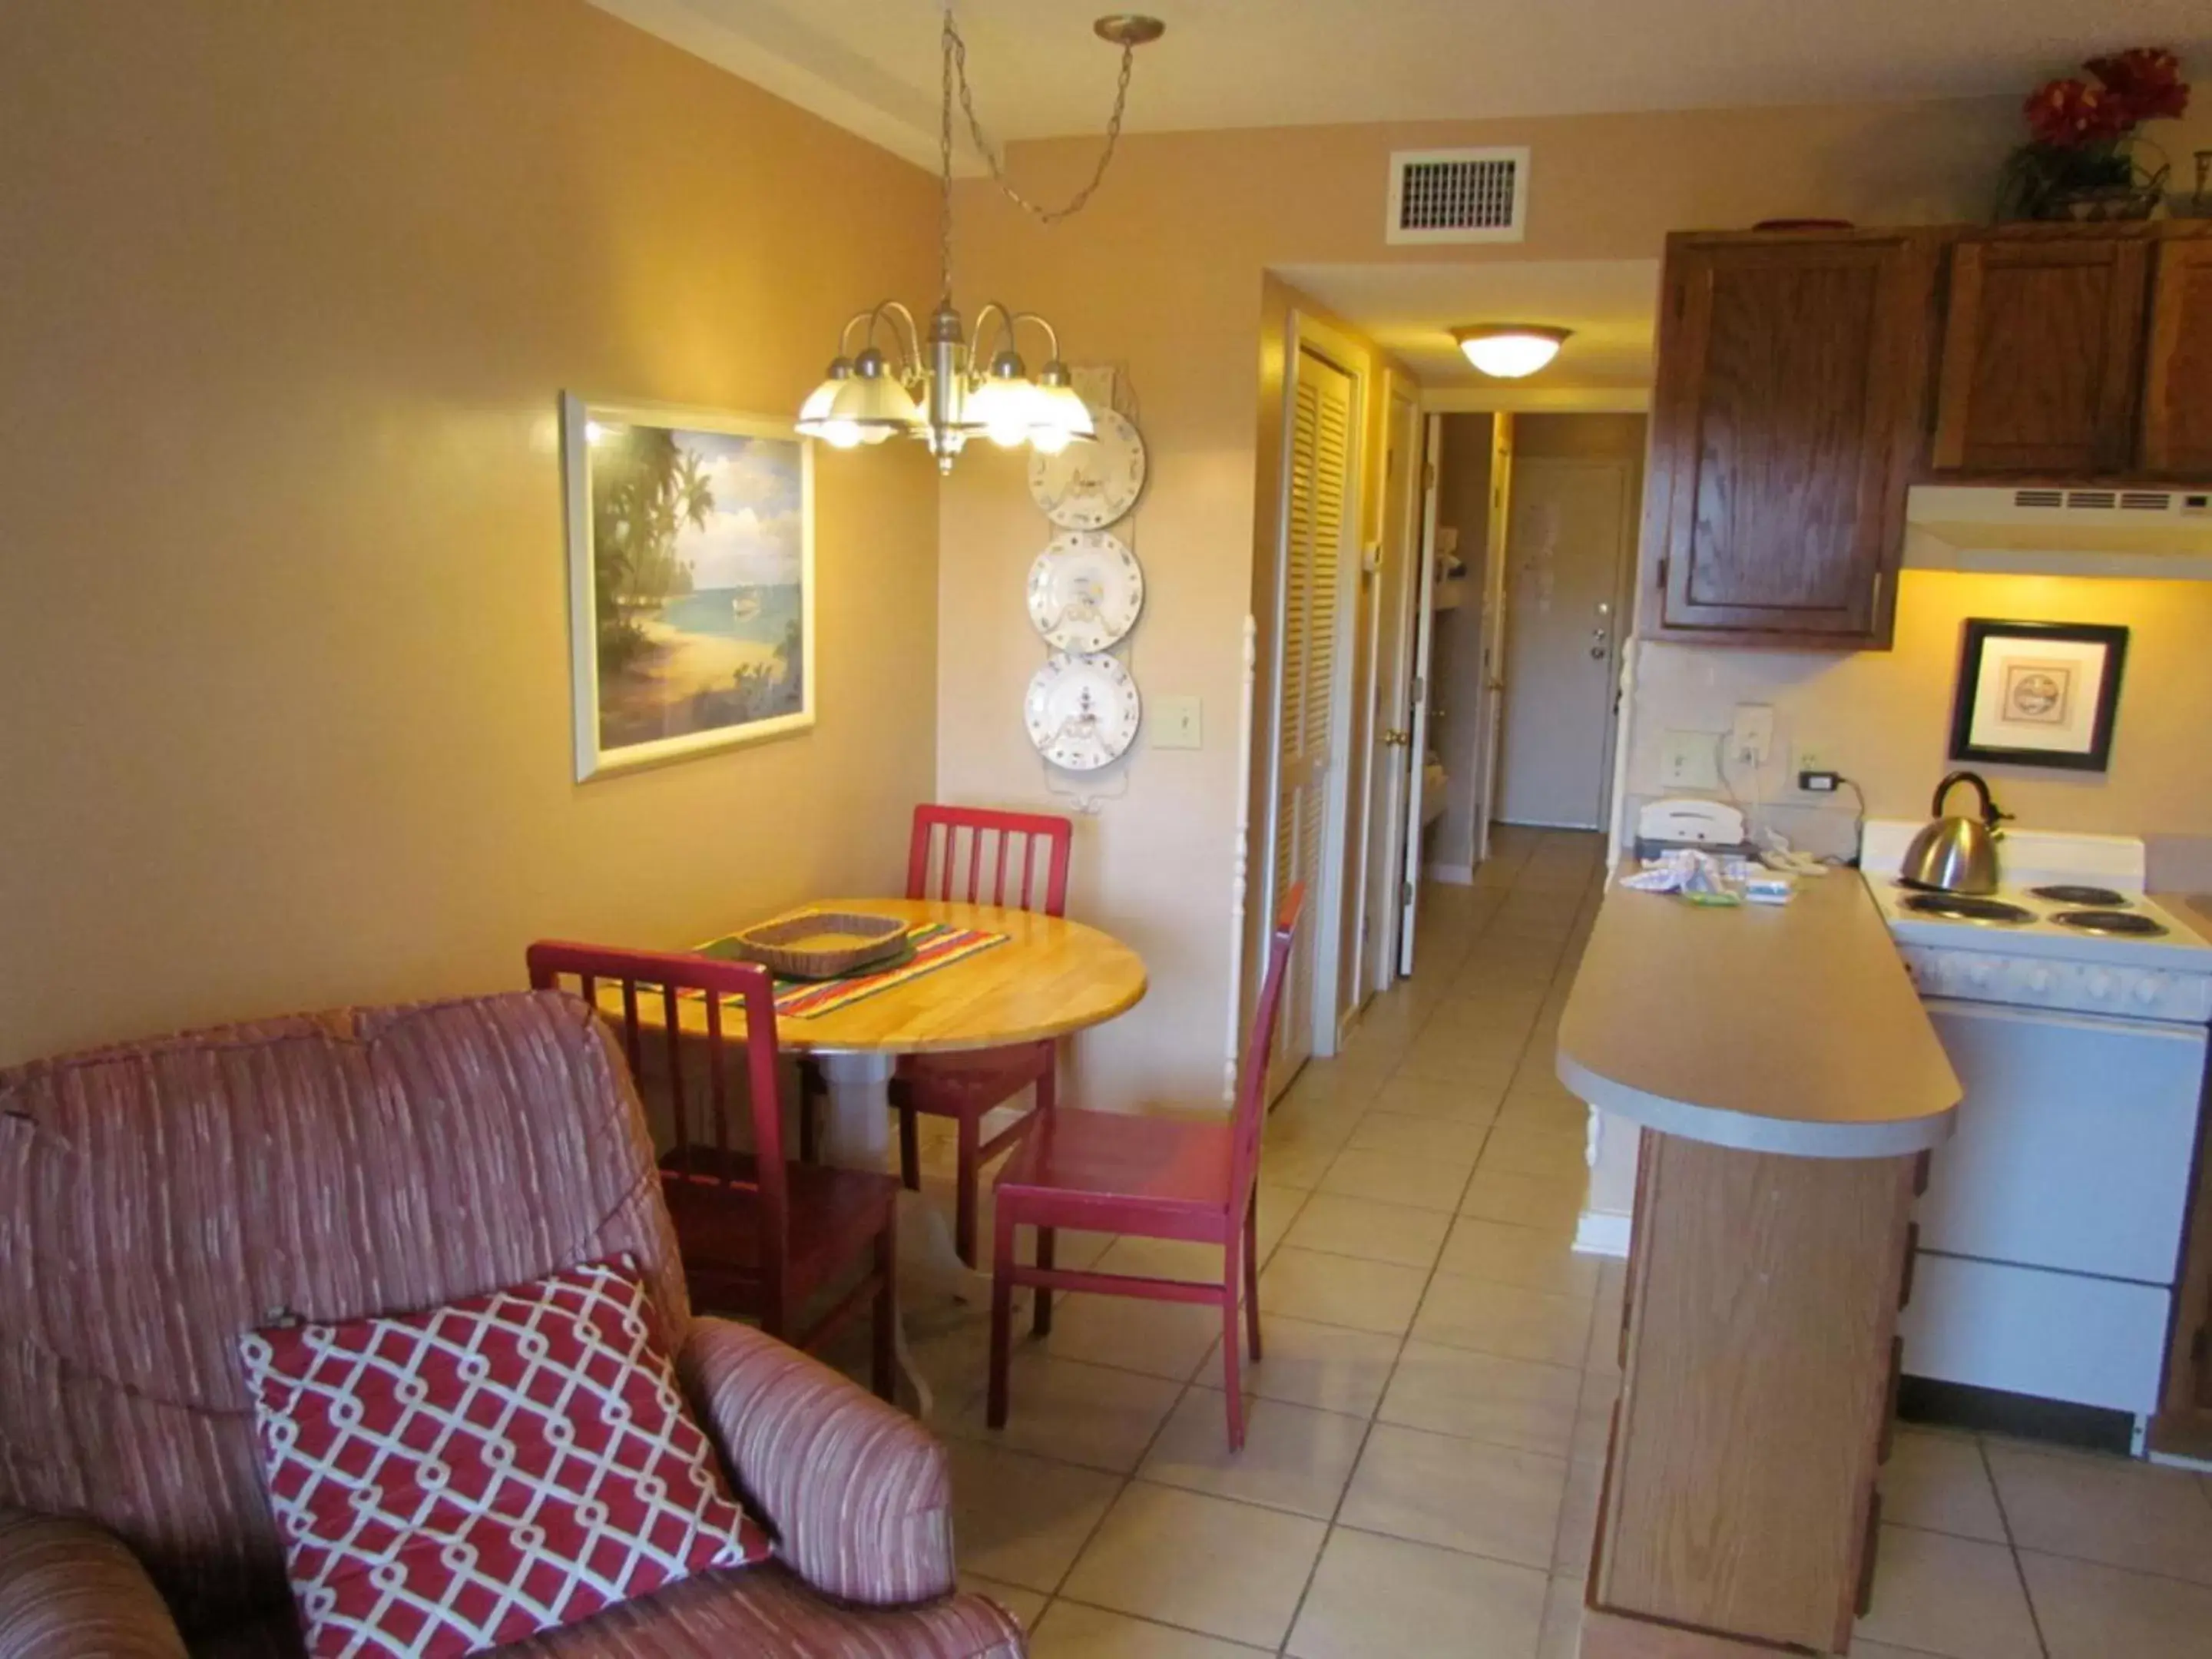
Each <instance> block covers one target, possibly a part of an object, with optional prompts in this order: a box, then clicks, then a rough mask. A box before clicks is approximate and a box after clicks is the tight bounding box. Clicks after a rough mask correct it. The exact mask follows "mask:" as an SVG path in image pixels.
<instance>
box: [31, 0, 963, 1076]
mask: <svg viewBox="0 0 2212 1659" xmlns="http://www.w3.org/2000/svg"><path fill="white" fill-rule="evenodd" d="M0 155H4V156H5V157H6V161H5V174H6V177H5V181H4V183H0V365H4V368H0V558H4V560H5V570H6V580H5V583H4V586H0V708H4V709H5V713H6V718H5V720H0V781H4V782H0V1060H16V1059H21V1058H22V1057H24V1056H27V1055H30V1054H38V1053H42V1052H47V1051H51V1050H53V1049H56V1048H61V1047H63V1046H65V1045H72V1044H77V1043H83V1042H93V1041H98V1040H103V1039H107V1038H114V1037H125V1036H133V1035H137V1034H139V1033H143V1032H146V1031H149V1030H156V1029H160V1028H163V1027H167V1026H174V1025H178V1024H185V1023H191V1022H199V1021H206V1020H215V1019H220V1018H233V1017H239V1016H248V1015H255V1014H262V1013H267V1012H275V1011H278V1010H283V1009H291V1008H298V1007H307V1006H319V1005H324V1004H331V1003H336V1002H340V1001H345V1000H377V999H384V998H398V997H407V996H417V995H428V994H438V993H444V992H452V991H459V990H465V989H471V988H476V987H498V986H507V985H513V984H516V983H518V982H519V981H520V975H521V953H522V949H523V946H524V945H525V944H526V942H527V941H528V940H529V939H532V937H535V936H538V935H540V934H568V935H573V936H581V937H585V938H599V939H617V940H622V941H626V942H631V943H636V944H642V945H676V944H681V943H684V942H688V941H690V940H692V939H696V938H698V937H700V936H701V935H702V934H705V933H711V932H714V931H716V930H719V929H720V928H722V927H726V926H727V925H729V924H731V923H733V922H737V921H744V920H748V919H750V918H751V917H754V916H756V915H759V914H761V913H763V912H764V911H767V910H769V908H772V907H775V906H778V905H781V904H783V903H785V902H789V901H792V900H795V899H797V898H799V897H801V896H805V895H806V894H809V893H813V892H819V891H820V890H823V889H825V888H826V889H835V890H858V891H866V890H884V889H885V888H890V887H894V886H896V884H897V882H898V880H899V875H900V871H901V869H902V858H901V851H902V846H903V842H904V815H905V812H906V810H907V807H908V803H910V802H911V801H913V800H914V799H916V798H918V797H921V796H924V795H927V793H929V790H930V788H931V785H932V779H933V742H934V737H935V726H934V711H933V686H934V681H935V673H936V667H935V664H936V647H935V632H934V629H933V623H932V617H933V609H934V604H935V583H936V562H935V555H936V531H937V523H936V502H935V489H934V483H933V479H934V474H933V471H931V469H930V468H929V466H928V465H927V460H926V458H925V457H923V456H922V455H921V453H919V451H918V449H916V448H913V447H907V448H904V449H902V450H900V451H896V452H894V451H876V452H872V453H867V454H865V455H860V456H837V455H830V454H825V455H824V456H823V458H822V465H821V468H820V471H819V475H818V486H819V488H818V496H819V502H820V511H819V519H818V525H819V537H818V577H819V585H820V601H819V604H820V610H819V617H818V623H819V634H818V642H817V659H818V664H819V677H820V678H819V687H818V702H819V710H820V723H819V726H818V727H817V729H816V730H815V731H814V732H813V733H812V734H811V735H810V736H805V737H800V738H793V739H789V740H787V741H783V742H780V743H775V744H768V745H765V746H759V747H755V748H751V749H747V750H738V751H735V752H730V753H724V754H721V755H719V756H716V757H711V758H707V759H702V760H697V761H693V762H689V763H683V764H680V765H675V766H671V767H668V768H665V769H660V770H657V771H653V772H650V773H646V774H642V775H634V776H630V777H626V778H620V779H615V780H611V781H600V782H595V783H592V784H588V785H582V786H579V785H577V784H574V783H573V782H572V781H570V753H569V714H568V706H569V705H568V643H567V641H568V635H567V626H568V624H567V616H566V598H565V587H564V581H565V576H564V570H565V565H564V552H563V546H562V517H561V503H560V480H559V464H558V455H557V453H556V442H555V421H554V412H555V400H556V395H557V394H558V392H560V391H561V390H562V388H564V387H572V388H576V389H580V390H582V391H585V392H589V393H593V394H597V395H599V396H602V397H610V398H613V397H622V398H646V399H656V400H663V401H670V402H679V403H686V404H703V405H709V406H715V407H721V408H729V409H736V410H754V411H766V412H770V413H775V412H779V411H787V410H790V409H792V408H793V407H794V406H795V404H796V403H797V401H798V399H799V398H800V397H801V396H802V395H803V394H804V393H805V391H806V389H807V388H808V386H810V385H811V383H812V381H813V380H814V379H815V378H816V377H817V376H818V375H819V374H820V373H821V368H822V364H823V362H825V361H826V360H827V358H828V356H829V352H830V349H831V343H832V340H833V338H834V336H835V333H836V329H837V327H838V325H840V324H841V323H842V320H843V319H844V317H845V316H846V315H847V313H848V312H849V311H850V310H851V309H852V308H853V307H854V306H856V305H858V304H862V303H865V302H866V301H867V300H869V299H872V298H873V297H874V296H875V295H878V293H880V292H883V291H887V290H890V291H896V292H899V293H902V294H905V295H916V294H922V293H927V291H928V288H929V284H930V282H931V275H930V273H931V270H932V268H933V247H934V240H933V214H934V200H933V186H932V185H931V182H930V181H929V179H927V176H926V175H925V174H923V173H921V172H919V171H918V170H916V169H915V168H913V167H908V166H907V165H906V164H904V163H902V162H900V161H896V160H894V159H892V158H891V157H890V156H889V155H885V154H884V152H882V151H880V150H878V149H873V148H872V147H870V146H868V145H866V144H865V143H861V142H860V141H859V140H857V139H854V138H852V137H848V136H847V135H845V134H843V133H842V132H840V131H836V130H835V129H833V128H831V127H829V126H828V125H825V124H824V123H823V122H821V121H819V120H817V119H815V118H812V117H810V116H807V115H805V114H802V113H800V112H798V111H796V110H794V109H793V108H791V107H790V106H787V105H784V104H782V103H780V102H778V101H777V100H774V99H772V98H770V97H769V96H768V95H767V94H763V93H761V92H758V91H757V90H755V89H754V88H750V87H748V86H746V85H745V84H744V83H743V82H738V81H737V80H735V79H733V78H732V77H731V76H727V75H725V74H723V73H721V72H720V71H719V70H714V69H713V68H711V67H709V66H708V65H707V64H703V63H701V62H699V61H697V60H696V59H694V58H690V57H688V56H686V55H685V54H684V53H683V52H678V51H677V50H676V49H675V48H673V47H671V46H665V45H664V44H662V43H660V42H659V41H657V40H652V39H651V38H649V37H647V36H646V35H644V34H642V33H638V32H637V31H635V30H634V29H632V28H630V27H628V26H626V25H624V24H622V23H620V22H617V21H614V20H613V19H611V18H610V17H608V16H606V15H604V14H602V13H600V12H598V11H595V10H592V9H590V8H588V7H586V5H584V4H583V3H581V0H317V3H313V4H303V3H299V0H100V3H98V4H87V3H84V0H10V3H9V5H8V6H7V7H6V9H5V12H4V15H0Z"/></svg>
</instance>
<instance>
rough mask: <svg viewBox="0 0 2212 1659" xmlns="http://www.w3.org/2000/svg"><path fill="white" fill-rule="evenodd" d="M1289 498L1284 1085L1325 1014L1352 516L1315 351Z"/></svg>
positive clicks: (1282, 707)
mask: <svg viewBox="0 0 2212 1659" xmlns="http://www.w3.org/2000/svg"><path fill="white" fill-rule="evenodd" d="M1293 362H1294V365H1295V367H1294V369H1293V373H1292V379H1291V391H1290V405H1291V406H1290V410H1289V428H1290V429H1289V432H1288V434H1287V439H1288V441H1287V442H1286V443H1285V462H1286V465H1285V472H1286V474H1287V477H1286V479H1285V484H1286V489H1285V495H1286V500H1285V502H1284V513H1283V546H1282V553H1281V560H1282V562H1281V568H1280V570H1279V581H1278V583H1277V594H1278V610H1277V613H1276V622H1277V626H1276V630H1275V637H1276V640H1277V641H1278V649H1277V651H1276V653H1275V688H1274V689H1275V699H1274V701H1275V753H1274V764H1273V780H1274V790H1273V797H1274V799H1273V817H1274V824H1273V831H1274V833H1273V844H1272V846H1271V847H1270V848H1269V856H1268V880H1267V894H1268V899H1267V914H1268V915H1273V912H1274V908H1275V907H1276V905H1277V904H1278V903H1279V902H1280V901H1281V897H1282V895H1283V894H1285V892H1287V891H1288V890H1290V887H1291V884H1292V883H1293V882H1300V881H1302V882H1304V883H1305V884H1306V889H1307V893H1308V899H1307V915H1309V916H1310V917H1311V918H1312V919H1313V925H1311V926H1310V927H1305V928H1304V929H1302V930H1301V931H1300V933H1299V935H1298V941H1297V948H1296V950H1295V951H1294V953H1293V955H1292V957H1291V967H1290V970H1289V976H1288V979H1287V981H1286V982H1285V986H1284V991H1283V1011H1282V1014H1281V1017H1280V1018H1279V1022H1278V1024H1277V1025H1276V1027H1275V1053H1274V1055H1273V1066H1271V1068H1270V1070H1271V1073H1272V1074H1273V1079H1275V1086H1278V1087H1279V1086H1282V1085H1287V1084H1288V1082H1289V1080H1290V1079H1291V1076H1292V1075H1294V1074H1295V1073H1296V1072H1297V1068H1298V1067H1299V1066H1302V1065H1304V1063H1305V1060H1307V1058H1308V1057H1309V1056H1310V1054H1313V1052H1314V1049H1315V1047H1316V1042H1315V1027H1316V1012H1317V1011H1318V1013H1319V1015H1320V1017H1321V1018H1331V1010H1330V1007H1329V1000H1328V997H1327V996H1325V995H1324V994H1322V987H1323V983H1324V980H1323V975H1322V968H1323V966H1324V964H1326V965H1327V966H1328V968H1329V969H1330V970H1331V971H1330V973H1329V975H1328V982H1333V981H1334V971H1333V970H1334V962H1335V956H1334V951H1324V950H1323V948H1322V944H1323V938H1324V934H1325V933H1327V934H1334V932H1335V931H1336V930H1335V929H1334V928H1332V927H1329V925H1328V924H1329V922H1330V921H1331V919H1332V911H1333V909H1334V905H1333V904H1332V902H1331V901H1332V899H1333V898H1334V896H1335V893H1334V884H1333V883H1328V882H1325V881H1324V879H1323V877H1324V874H1325V872H1327V871H1328V868H1329V865H1330V860H1328V857H1327V853H1328V840H1329V830H1330V817H1331V811H1330V800H1329V797H1330V793H1331V792H1330V781H1331V780H1330V776H1329V774H1330V770H1331V746H1332V744H1333V742H1334V739H1335V737H1336V723H1337V722H1336V716H1337V713H1338V704H1339V702H1340V698H1339V696H1338V695H1337V680H1338V669H1339V661H1340V656H1341V654H1342V653H1341V652H1340V634H1341V632H1342V621H1343V609H1344V607H1343V604H1342V592H1343V582H1344V574H1345V564H1346V560H1345V543H1346V532H1347V529H1348V526H1349V524H1350V520H1351V510H1350V509H1351V502H1350V495H1351V488H1350V486H1351V470H1352V463H1353V409H1354V406H1355V403H1356V398H1355V395H1354V394H1355V392H1356V391H1357V386H1358V383H1357V382H1356V381H1355V380H1353V379H1352V376H1351V375H1349V374H1346V373H1345V372H1344V371H1343V370H1342V369H1340V368H1337V367H1336V366H1335V365H1334V363H1331V362H1328V360H1327V359H1326V358H1323V357H1322V356H1320V355H1319V354H1317V353H1316V352H1314V351H1312V350H1310V349H1307V348H1305V347H1303V346H1302V347H1300V348H1299V349H1298V352H1297V356H1296V357H1295V358H1294V359H1293Z"/></svg>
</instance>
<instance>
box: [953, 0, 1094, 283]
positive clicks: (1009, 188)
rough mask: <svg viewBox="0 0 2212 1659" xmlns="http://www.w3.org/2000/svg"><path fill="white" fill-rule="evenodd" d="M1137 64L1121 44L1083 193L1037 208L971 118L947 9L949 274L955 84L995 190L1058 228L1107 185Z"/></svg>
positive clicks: (962, 52) (962, 62)
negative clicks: (1102, 131)
mask: <svg viewBox="0 0 2212 1659" xmlns="http://www.w3.org/2000/svg"><path fill="white" fill-rule="evenodd" d="M1136 59H1137V49H1136V46H1135V45H1133V44H1131V43H1127V42H1125V43H1124V44H1123V46H1122V47H1121V75H1120V76H1119V77H1118V78H1117V79H1116V80H1115V84H1114V112H1113V113H1112V114H1111V115H1110V116H1109V117H1108V118H1107V120H1106V143H1105V145H1104V147H1103V149H1100V151H1099V152H1098V165H1097V167H1094V168H1093V169H1092V170H1091V181H1090V183H1088V184H1086V185H1084V186H1083V188H1082V189H1081V190H1079V191H1076V192H1075V194H1074V195H1073V196H1071V197H1068V198H1067V200H1066V202H1065V203H1063V204H1060V206H1059V207H1047V206H1045V205H1044V204H1042V203H1041V202H1033V201H1031V200H1030V198H1029V197H1026V196H1024V195H1023V194H1022V193H1021V191H1018V190H1016V189H1015V188H1014V185H1013V180H1012V179H1009V178H1007V177H1006V161H1005V159H1004V158H1003V157H1002V156H1001V155H1000V153H999V149H998V147H997V146H996V145H995V144H994V143H992V142H991V137H990V135H989V134H988V133H987V132H985V131H983V123H982V120H981V118H980V117H978V116H977V115H976V113H975V88H973V87H971V86H969V84H968V43H967V41H966V40H963V39H962V38H961V35H960V30H959V28H958V27H957V25H955V24H954V22H953V21H952V8H951V5H950V4H947V5H946V7H945V100H944V101H945V125H944V132H943V134H942V144H943V161H944V167H945V239H946V258H947V260H948V265H947V269H948V270H949V269H950V264H949V261H950V258H951V252H950V249H951V191H952V86H953V83H954V82H956V81H957V82H958V84H959V88H960V108H961V110H962V112H963V113H964V114H965V115H966V116H967V118H968V131H969V136H970V137H972V138H974V140H975V148H976V149H977V150H978V151H979V152H980V153H981V155H982V157H983V161H984V163H985V165H986V166H987V167H989V168H990V169H991V178H992V179H993V181H994V183H996V184H997V185H998V186H999V189H1000V191H1002V192H1003V193H1004V194H1005V196H1006V199H1007V200H1008V201H1010V202H1012V204H1014V205H1015V206H1016V207H1018V208H1019V209H1021V210H1022V211H1023V212H1024V213H1026V214H1028V215H1029V216H1030V217H1031V218H1032V219H1034V220H1036V222H1038V223H1039V224H1041V225H1050V224H1057V223H1058V222H1060V220H1062V219H1067V218H1072V217H1073V216H1075V215H1076V214H1079V213H1080V212H1082V211H1083V210H1084V208H1085V206H1087V205H1088V204H1089V203H1090V201H1091V197H1092V196H1093V195H1094V194H1095V193H1096V192H1097V189H1098V186H1099V185H1103V184H1104V183H1105V182H1106V169H1107V168H1108V167H1111V166H1112V165H1113V162H1114V151H1115V147H1116V146H1117V145H1118V144H1119V143H1121V117H1122V114H1123V112H1125V111H1126V110H1127V108H1128V106H1129V76H1130V74H1131V71H1132V70H1133V68H1134V66H1135V64H1136ZM946 287H947V288H948V289H949V288H950V287H951V283H950V281H949V280H948V281H947V283H946Z"/></svg>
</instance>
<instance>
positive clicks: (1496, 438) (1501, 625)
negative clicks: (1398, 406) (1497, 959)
mask: <svg viewBox="0 0 2212 1659" xmlns="http://www.w3.org/2000/svg"><path fill="white" fill-rule="evenodd" d="M1512 501H1513V417H1512V416H1510V415H1508V414H1504V413H1500V414H1498V415H1495V416H1492V418H1491V426H1490V511H1489V513H1488V514H1487V515H1486V517H1485V518H1484V520H1483V532H1482V535H1483V539H1482V698H1481V707H1480V708H1479V709H1478V710H1477V711H1476V714H1475V722H1476V726H1477V736H1476V738H1475V761H1474V861H1475V863H1477V864H1478V865H1480V864H1481V863H1482V862H1483V861H1484V860H1486V859H1488V858H1489V856H1490V826H1491V823H1492V820H1494V819H1495V818H1496V817H1498V748H1499V745H1500V742H1501V738H1502V734H1503V732H1504V710H1505V639H1506V630H1505V542H1506V515H1507V512H1508V509H1509V508H1510V506H1511V504H1512Z"/></svg>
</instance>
